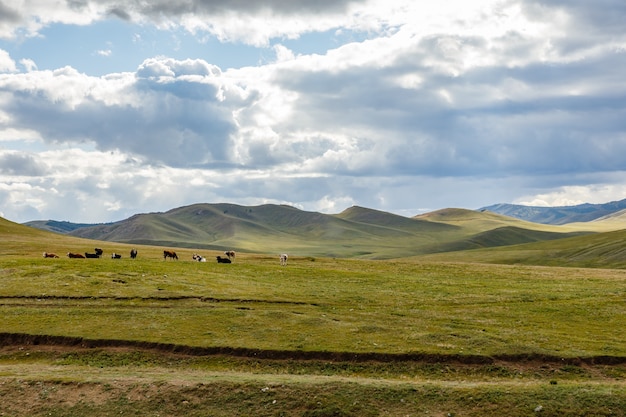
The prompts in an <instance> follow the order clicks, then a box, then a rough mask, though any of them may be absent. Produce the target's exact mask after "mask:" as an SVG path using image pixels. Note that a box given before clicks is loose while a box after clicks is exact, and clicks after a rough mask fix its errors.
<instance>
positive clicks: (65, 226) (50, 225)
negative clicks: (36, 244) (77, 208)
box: [24, 220, 110, 233]
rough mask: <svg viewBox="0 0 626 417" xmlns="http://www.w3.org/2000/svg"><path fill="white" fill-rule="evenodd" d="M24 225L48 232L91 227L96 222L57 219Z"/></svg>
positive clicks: (64, 231) (70, 230) (62, 231)
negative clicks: (74, 221)
mask: <svg viewBox="0 0 626 417" xmlns="http://www.w3.org/2000/svg"><path fill="white" fill-rule="evenodd" d="M108 224H110V223H108ZM24 225H25V226H30V227H34V228H36V229H40V230H47V231H48V232H55V233H70V232H73V231H74V230H76V229H80V228H82V227H93V226H97V225H98V224H93V223H91V224H90V223H71V222H65V221H57V220H35V221H31V222H27V223H24Z"/></svg>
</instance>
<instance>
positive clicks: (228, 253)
mask: <svg viewBox="0 0 626 417" xmlns="http://www.w3.org/2000/svg"><path fill="white" fill-rule="evenodd" d="M224 255H226V256H228V259H231V258H232V260H233V261H234V260H235V251H234V250H227V251H226V252H224Z"/></svg>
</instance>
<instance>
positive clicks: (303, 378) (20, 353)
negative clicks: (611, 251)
mask: <svg viewBox="0 0 626 417" xmlns="http://www.w3.org/2000/svg"><path fill="white" fill-rule="evenodd" d="M625 377H626V367H625V366H617V367H615V366H613V367H608V366H593V367H590V366H570V365H560V364H551V365H548V364H539V363H498V364H490V365H459V364H456V365H455V364H445V363H430V364H429V363H416V362H398V363H387V364H383V363H380V362H375V361H372V362H364V363H353V362H343V363H342V362H334V363H329V362H326V361H304V362H303V361H291V360H282V361H278V360H257V359H253V358H232V357H223V356H213V357H189V356H185V355H172V354H163V353H158V352H150V351H128V350H123V349H114V350H111V349H109V350H105V349H76V350H70V351H68V350H58V351H57V350H54V348H48V347H32V346H31V347H23V348H20V349H5V350H4V351H0V415H14V416H22V415H23V416H44V415H55V416H96V417H98V416H113V415H120V414H124V415H128V414H130V415H168V416H189V415H190V416H206V415H212V416H232V415H249V416H277V415H278V416H379V415H386V416H407V415H436V416H447V415H455V416H485V415H506V416H528V415H533V414H534V413H539V412H540V413H541V414H540V415H548V416H557V415H558V416H568V415H577V416H580V415H585V416H624V415H625V414H624V413H625V411H624V410H626V381H625ZM2 413H4V414H2Z"/></svg>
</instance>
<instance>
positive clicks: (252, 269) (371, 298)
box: [0, 248, 626, 357]
mask: <svg viewBox="0 0 626 417" xmlns="http://www.w3.org/2000/svg"><path fill="white" fill-rule="evenodd" d="M178 252H179V257H180V260H178V261H171V260H167V261H164V260H163V259H162V256H161V253H162V248H143V250H142V251H140V258H139V259H136V260H130V259H127V258H123V259H120V260H112V259H108V258H103V259H78V260H76V259H66V258H60V259H43V258H42V257H41V255H39V256H37V257H34V256H33V257H29V256H9V257H3V262H2V263H3V266H2V269H1V270H0V279H1V280H2V285H1V286H0V297H2V298H3V300H4V301H3V303H2V306H0V312H1V313H2V315H3V324H2V331H5V332H23V333H31V334H50V335H63V336H76V337H84V338H96V339H102V338H104V339H120V340H140V341H150V342H163V343H175V344H182V345H189V346H228V347H245V348H256V349H276V350H306V351H341V352H386V353H407V352H424V353H444V354H464V355H498V354H511V355H518V354H547V355H557V356H558V355H562V356H564V357H575V356H597V355H617V356H623V355H624V353H625V352H626V344H625V342H624V341H625V340H626V316H625V314H624V291H625V288H626V272H624V271H621V270H596V269H577V268H554V267H552V268H548V267H534V266H507V265H483V264H461V263H457V264H455V263H443V262H437V263H435V262H433V263H422V262H414V261H401V260H398V261H363V260H345V259H324V258H292V259H290V261H289V265H288V266H287V267H281V266H279V264H278V258H277V257H269V256H264V255H252V254H239V255H238V257H237V259H236V260H235V262H234V263H233V264H230V265H224V264H217V263H215V262H214V261H213V262H212V261H211V259H212V257H213V256H214V255H215V253H217V252H215V253H206V251H205V255H207V256H208V257H209V261H210V262H207V263H198V262H194V261H191V254H192V253H193V252H194V251H193V250H179V251H178Z"/></svg>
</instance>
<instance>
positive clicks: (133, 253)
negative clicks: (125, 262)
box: [130, 248, 137, 259]
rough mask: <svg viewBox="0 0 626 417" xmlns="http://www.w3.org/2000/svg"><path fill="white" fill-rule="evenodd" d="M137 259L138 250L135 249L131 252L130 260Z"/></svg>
mask: <svg viewBox="0 0 626 417" xmlns="http://www.w3.org/2000/svg"><path fill="white" fill-rule="evenodd" d="M136 257H137V249H135V248H133V249H131V250H130V259H135V258H136Z"/></svg>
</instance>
